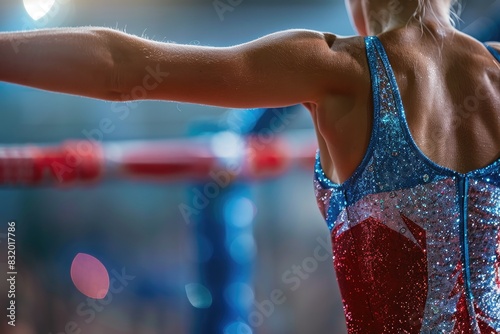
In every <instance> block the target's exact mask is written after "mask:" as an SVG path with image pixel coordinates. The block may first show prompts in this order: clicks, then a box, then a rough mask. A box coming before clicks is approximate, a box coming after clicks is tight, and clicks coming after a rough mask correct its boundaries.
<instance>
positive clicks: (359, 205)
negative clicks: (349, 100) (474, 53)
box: [314, 37, 500, 334]
mask: <svg viewBox="0 0 500 334" xmlns="http://www.w3.org/2000/svg"><path fill="white" fill-rule="evenodd" d="M365 44H366V53H367V56H368V62H369V67H370V73H371V80H372V90H373V105H374V122H373V129H372V135H371V139H370V144H369V146H368V149H367V152H366V154H365V156H364V158H363V160H362V162H361V164H360V165H359V167H358V168H357V169H356V171H355V172H354V173H353V175H352V176H351V177H350V178H349V179H348V180H347V181H345V182H344V183H342V184H336V183H334V182H332V181H331V180H330V179H328V177H327V176H326V175H325V173H324V171H323V170H322V167H321V163H320V160H319V152H318V154H317V157H316V167H315V179H314V183H315V190H316V197H317V200H318V205H319V207H320V210H321V212H322V214H323V216H324V217H325V219H326V222H327V224H328V227H329V229H330V232H331V239H332V247H333V259H334V260H333V262H334V267H335V271H336V274H337V280H338V283H339V287H340V292H341V295H342V300H343V305H344V312H345V317H346V321H347V328H348V331H349V333H362V334H367V333H377V334H379V333H395V334H400V333H446V334H448V333H457V334H458V333H467V334H468V333H488V334H490V333H500V159H499V160H497V161H495V162H493V163H492V164H490V165H488V166H487V167H484V168H481V169H477V170H474V171H471V172H469V173H466V174H462V173H458V172H456V171H453V170H450V169H448V168H445V167H442V166H439V165H437V164H436V163H434V162H432V161H431V160H430V159H428V158H427V157H426V156H425V155H424V154H423V153H422V152H421V151H420V149H419V148H418V147H417V145H416V144H415V142H414V140H413V139H412V136H411V133H410V131H409V128H408V124H407V122H406V118H405V113H404V109H403V104H402V101H401V96H400V92H399V90H398V86H397V84H396V80H395V76H394V73H393V71H392V68H391V65H390V63H389V60H388V57H387V54H386V53H385V50H384V47H383V45H382V44H381V42H380V40H379V39H378V38H377V37H366V39H365ZM489 49H490V51H491V52H492V54H493V55H494V56H495V57H496V58H497V60H498V61H500V55H499V54H498V53H497V52H495V51H494V50H493V49H491V48H489ZM471 99H473V97H471Z"/></svg>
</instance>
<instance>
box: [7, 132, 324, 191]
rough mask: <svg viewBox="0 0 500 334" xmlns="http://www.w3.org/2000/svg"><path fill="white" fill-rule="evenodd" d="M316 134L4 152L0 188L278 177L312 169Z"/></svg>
mask: <svg viewBox="0 0 500 334" xmlns="http://www.w3.org/2000/svg"><path fill="white" fill-rule="evenodd" d="M316 147H317V144H316V140H315V137H314V134H313V133H311V132H309V131H307V132H300V131H299V132H295V133H292V134H289V135H287V136H283V137H274V138H262V137H259V136H255V137H246V138H241V137H239V136H237V135H235V134H233V133H229V132H224V133H219V134H215V135H212V136H203V137H195V138H192V139H183V140H164V141H153V142H149V141H130V142H128V141H126V142H106V143H100V142H92V141H88V140H72V141H66V142H63V143H62V144H60V145H54V146H52V145H51V146H33V145H22V146H4V147H0V186H11V187H12V186H28V187H30V186H40V185H42V186H57V185H85V184H95V183H96V182H99V181H105V180H109V179H119V180H155V181H167V182H175V181H180V182H185V181H203V180H205V179H208V178H209V177H210V176H211V175H212V173H218V172H220V171H226V172H228V173H229V175H231V177H234V178H243V179H247V180H259V179H263V178H268V177H278V176H280V175H282V174H284V173H285V172H287V171H288V170H289V169H290V168H292V167H294V166H295V167H296V166H299V167H305V168H308V169H311V168H312V166H313V163H314V154H315V150H316Z"/></svg>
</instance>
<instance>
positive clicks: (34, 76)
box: [0, 28, 349, 108]
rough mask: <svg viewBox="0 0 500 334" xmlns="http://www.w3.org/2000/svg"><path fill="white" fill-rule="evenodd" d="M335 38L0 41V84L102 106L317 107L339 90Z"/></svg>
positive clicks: (108, 33) (108, 35)
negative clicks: (138, 102)
mask: <svg viewBox="0 0 500 334" xmlns="http://www.w3.org/2000/svg"><path fill="white" fill-rule="evenodd" d="M334 40H335V36H333V35H325V34H321V33H317V32H313V31H304V30H290V31H284V32H279V33H275V34H271V35H268V36H265V37H263V38H260V39H257V40H255V41H252V42H249V43H246V44H241V45H237V46H232V47H226V48H216V47H202V46H192V45H179V44H172V43H160V42H154V41H150V40H147V39H143V38H139V37H136V36H132V35H128V34H125V33H123V32H120V31H115V30H111V29H106V28H67V29H49V30H40V31H31V32H20V33H2V34H0V80H1V81H7V82H11V83H16V84H21V85H26V86H31V87H36V88H40V89H45V90H50V91H56V92H62V93H69V94H76V95H82V96H88V97H93V98H98V99H105V100H124V101H125V100H134V99H155V100H172V101H180V102H190V103H199V104H208V105H216V106H225V107H234V108H251V107H273V106H286V105H292V104H297V103H304V102H315V101H316V100H317V99H319V98H320V97H321V96H323V95H324V94H325V93H327V92H331V91H333V90H336V89H341V87H342V86H345V85H346V83H347V81H346V78H347V77H348V75H349V74H348V72H349V70H348V69H347V68H346V67H347V66H346V65H345V64H343V63H342V61H341V59H342V58H341V57H339V58H337V57H335V56H334V53H333V51H332V50H331V48H330V46H331V44H332V43H333V42H334Z"/></svg>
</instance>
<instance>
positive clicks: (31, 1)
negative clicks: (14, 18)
mask: <svg viewBox="0 0 500 334" xmlns="http://www.w3.org/2000/svg"><path fill="white" fill-rule="evenodd" d="M23 3H24V8H25V9H26V11H27V12H28V14H29V16H31V18H32V19H33V20H35V21H37V20H39V19H41V18H42V17H44V16H45V15H47V13H48V12H49V11H50V9H51V8H52V6H54V4H55V3H56V0H23Z"/></svg>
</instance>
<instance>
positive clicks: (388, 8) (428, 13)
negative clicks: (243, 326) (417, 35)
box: [364, 0, 453, 35]
mask: <svg viewBox="0 0 500 334" xmlns="http://www.w3.org/2000/svg"><path fill="white" fill-rule="evenodd" d="M387 2H389V3H387ZM364 10H365V13H366V16H365V17H367V18H368V22H367V23H368V27H369V33H370V34H371V35H378V34H381V33H384V32H387V31H390V30H395V29H398V28H402V27H405V26H408V25H419V26H421V27H422V26H425V27H427V28H428V29H432V30H435V29H439V28H441V29H446V28H453V26H452V24H451V22H450V17H449V15H450V13H449V11H450V10H449V6H446V5H445V4H443V3H441V4H439V3H438V4H436V3H435V1H425V4H424V5H423V6H422V7H420V6H419V1H418V0H409V1H397V0H390V1H387V0H381V1H376V0H371V1H367V2H366V6H365V8H364Z"/></svg>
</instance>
